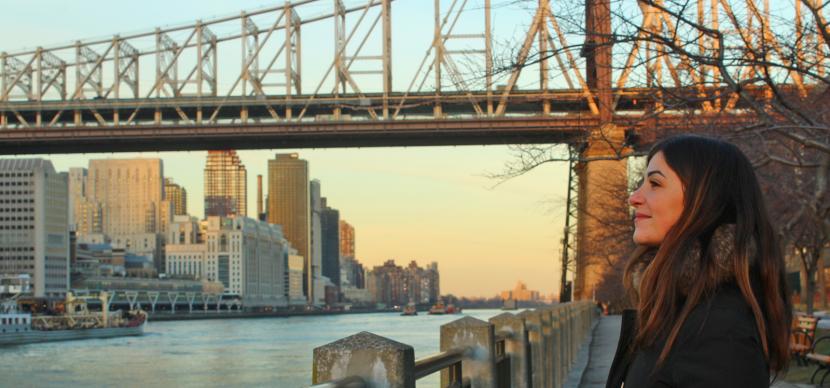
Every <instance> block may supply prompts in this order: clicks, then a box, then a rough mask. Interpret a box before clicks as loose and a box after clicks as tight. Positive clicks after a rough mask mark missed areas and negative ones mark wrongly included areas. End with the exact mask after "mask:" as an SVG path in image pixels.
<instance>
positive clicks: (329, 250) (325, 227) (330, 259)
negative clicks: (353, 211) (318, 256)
mask: <svg viewBox="0 0 830 388" xmlns="http://www.w3.org/2000/svg"><path fill="white" fill-rule="evenodd" d="M322 202H323V210H322V212H321V213H320V229H321V234H322V240H323V241H322V246H323V252H322V253H323V254H322V256H323V257H322V265H323V266H322V270H321V272H322V273H323V276H325V277H327V278H329V280H331V282H332V283H333V284H334V285H335V287H337V289H338V290H339V288H340V211H338V210H337V209H334V208H331V207H329V206H328V204H327V203H326V198H323V201H322Z"/></svg>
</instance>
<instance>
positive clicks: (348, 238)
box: [340, 218, 356, 257]
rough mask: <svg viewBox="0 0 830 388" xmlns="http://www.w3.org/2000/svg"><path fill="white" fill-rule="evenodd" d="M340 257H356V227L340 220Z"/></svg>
mask: <svg viewBox="0 0 830 388" xmlns="http://www.w3.org/2000/svg"><path fill="white" fill-rule="evenodd" d="M340 257H356V256H355V253H354V226H352V225H351V224H349V223H348V222H346V220H344V219H342V218H341V219H340Z"/></svg>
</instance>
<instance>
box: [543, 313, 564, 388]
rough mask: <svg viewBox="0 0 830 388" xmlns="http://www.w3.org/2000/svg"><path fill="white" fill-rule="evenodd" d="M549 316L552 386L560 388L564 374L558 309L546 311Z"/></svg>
mask: <svg viewBox="0 0 830 388" xmlns="http://www.w3.org/2000/svg"><path fill="white" fill-rule="evenodd" d="M547 311H548V313H549V314H550V321H551V322H550V327H551V339H552V341H553V349H552V352H551V363H552V365H553V386H554V387H561V386H562V379H563V376H564V372H563V369H562V349H561V348H562V326H561V323H560V322H559V309H558V307H552V308H548V309H547Z"/></svg>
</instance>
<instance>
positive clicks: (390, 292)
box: [367, 260, 409, 306]
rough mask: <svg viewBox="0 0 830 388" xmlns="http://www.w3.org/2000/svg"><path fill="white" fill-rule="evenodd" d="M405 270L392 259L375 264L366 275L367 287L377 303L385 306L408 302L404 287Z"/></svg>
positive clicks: (400, 304)
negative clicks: (381, 263) (379, 264)
mask: <svg viewBox="0 0 830 388" xmlns="http://www.w3.org/2000/svg"><path fill="white" fill-rule="evenodd" d="M405 277H406V271H405V270H404V269H403V268H401V267H400V266H398V265H395V261H394V260H387V261H386V262H385V263H383V265H382V266H376V267H375V268H373V269H372V270H371V271H369V274H368V276H367V288H368V289H369V292H370V293H371V294H372V297H373V299H374V300H375V301H377V302H378V303H383V304H385V305H387V306H394V305H397V306H403V305H406V304H407V303H409V298H408V296H407V295H406V289H405V288H404V279H405Z"/></svg>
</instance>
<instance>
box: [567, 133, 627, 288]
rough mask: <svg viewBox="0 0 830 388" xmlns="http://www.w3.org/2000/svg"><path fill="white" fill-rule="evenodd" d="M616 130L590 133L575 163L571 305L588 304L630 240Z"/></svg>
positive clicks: (620, 137)
mask: <svg viewBox="0 0 830 388" xmlns="http://www.w3.org/2000/svg"><path fill="white" fill-rule="evenodd" d="M624 139H625V133H624V131H623V129H622V128H618V127H616V126H615V125H613V124H605V125H603V126H602V127H601V128H599V129H598V130H595V131H593V133H592V134H591V137H590V139H589V141H588V147H587V148H586V150H585V151H583V154H582V159H583V160H588V161H587V162H583V163H579V165H578V166H577V174H578V177H579V199H578V201H577V203H578V204H579V210H578V214H577V259H576V276H575V279H574V299H576V300H584V299H594V297H595V291H596V287H597V285H598V284H599V283H600V282H602V280H603V277H604V276H605V275H606V273H608V270H609V269H610V268H612V267H614V266H616V265H617V264H618V263H619V260H621V259H622V257H623V255H624V254H625V251H626V249H627V248H628V244H627V242H628V241H630V239H631V236H630V235H628V233H626V232H625V231H626V230H627V229H626V228H624V226H625V225H628V224H629V223H630V219H629V209H628V204H627V200H628V168H627V160H626V159H623V158H621V157H622V156H623V155H625V154H626V153H627V152H628V151H627V150H625V149H624V148H623V143H624Z"/></svg>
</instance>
